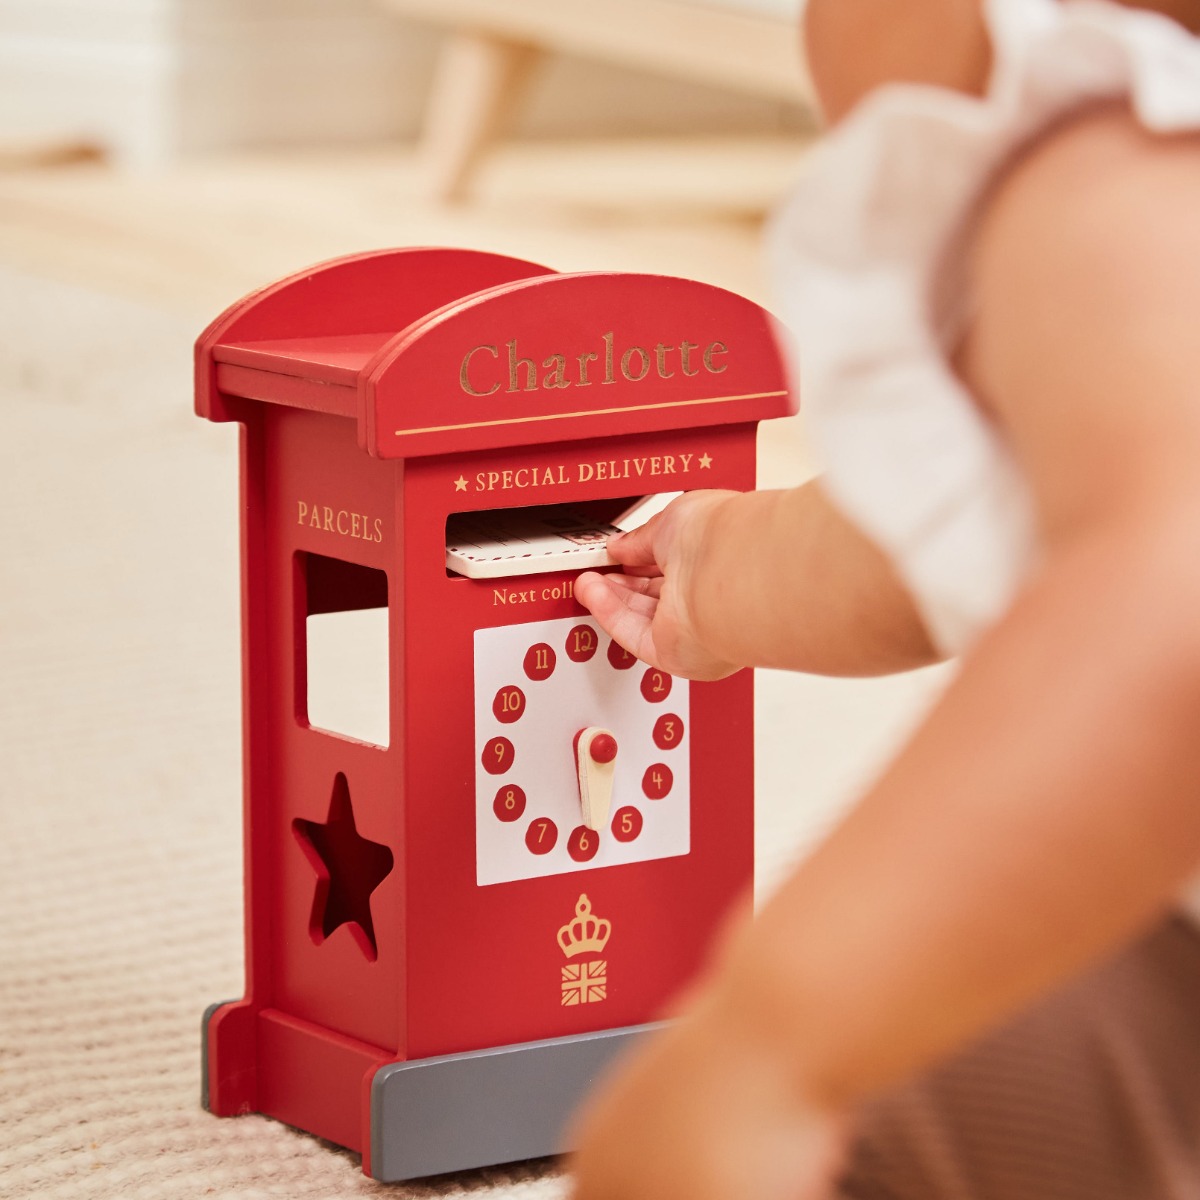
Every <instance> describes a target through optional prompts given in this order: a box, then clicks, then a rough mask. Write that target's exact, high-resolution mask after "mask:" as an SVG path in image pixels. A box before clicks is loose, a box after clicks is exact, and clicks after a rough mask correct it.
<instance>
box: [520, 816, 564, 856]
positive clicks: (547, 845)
mask: <svg viewBox="0 0 1200 1200" xmlns="http://www.w3.org/2000/svg"><path fill="white" fill-rule="evenodd" d="M557 841H558V826H557V825H555V823H554V822H553V821H552V820H550V818H549V817H538V819H537V820H536V821H530V822H529V828H528V829H527V830H525V845H526V846H528V847H529V849H530V850H532V851H533V853H534V854H549V853H550V851H551V850H553V849H554V843H555V842H557Z"/></svg>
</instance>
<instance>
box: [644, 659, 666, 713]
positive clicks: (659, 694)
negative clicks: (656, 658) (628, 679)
mask: <svg viewBox="0 0 1200 1200" xmlns="http://www.w3.org/2000/svg"><path fill="white" fill-rule="evenodd" d="M670 694H671V676H670V675H668V674H667V673H666V671H660V670H659V669H658V668H657V667H651V668H650V670H648V671H647V672H646V674H645V675H643V676H642V695H643V696H645V697H646V699H647V700H649V701H650V703H651V704H658V703H659V702H660V701H663V700H665V699H666V698H667V697H668V696H669V695H670Z"/></svg>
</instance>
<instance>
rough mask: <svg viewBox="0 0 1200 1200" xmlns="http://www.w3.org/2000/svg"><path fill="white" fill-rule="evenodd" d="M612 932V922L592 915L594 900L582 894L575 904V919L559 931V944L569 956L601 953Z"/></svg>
mask: <svg viewBox="0 0 1200 1200" xmlns="http://www.w3.org/2000/svg"><path fill="white" fill-rule="evenodd" d="M611 933H612V923H611V922H609V921H606V920H605V919H604V918H603V917H594V916H592V902H591V901H590V900H589V899H588V898H587V896H585V895H581V896H580V897H579V903H578V904H576V905H575V919H574V920H573V921H568V922H567V923H566V924H565V925H564V926H563V927H562V928H561V929H559V931H558V944H559V947H560V948H561V949H562V952H563V953H564V954H565V955H566V956H567V957H568V958H574V957H575V955H577V954H589V953H590V954H599V953H600V951H602V950H603V949H604V947H605V945H606V944H607V943H608V937H609V934H611ZM563 970H564V971H565V970H566V968H565V967H564V968H563Z"/></svg>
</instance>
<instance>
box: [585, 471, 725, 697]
mask: <svg viewBox="0 0 1200 1200" xmlns="http://www.w3.org/2000/svg"><path fill="white" fill-rule="evenodd" d="M737 494H738V493H736V492H717V491H705V492H688V493H686V494H685V495H683V496H680V497H679V498H678V499H677V500H675V501H673V502H672V503H671V504H670V505H668V506H667V507H666V508H665V509H664V510H663V511H662V512H661V513H659V514H658V515H657V516H655V517H652V518H651V519H650V520H649V521H647V522H646V524H645V525H643V526H641V528H639V529H635V530H633V531H632V532H630V533H625V534H617V535H614V536H613V537H611V538H610V539H609V541H608V553H609V555H610V557H612V558H613V559H615V560H616V561H617V562H619V563H620V564H621V565H622V566H623V567H624V568H625V570H624V571H623V572H621V573H616V572H613V573H607V574H603V575H600V574H597V573H596V572H594V571H585V572H584V573H583V574H582V575H580V576H579V578H578V579H577V580H576V581H575V598H576V599H577V600H578V601H579V602H580V604H582V605H583V606H584V607H585V608H587V609H589V610H590V611H591V613H592V615H593V616H594V617H595V618H596V620H597V621H599V622H600V624H601V626H602V627H603V628H604V630H605V631H606V632H607V633H608V634H610V635H611V636H612V638H613V640H614V641H616V642H617V643H618V644H619V645H621V646H624V647H625V649H626V650H628V651H629V652H630V653H631V654H636V655H637V656H638V658H640V659H641V660H642V661H643V662H647V663H649V664H650V665H651V666H653V667H661V668H662V669H663V670H664V671H669V672H670V673H671V674H672V675H679V676H682V677H684V678H685V679H720V678H722V677H723V676H725V675H731V674H732V673H733V672H734V671H736V670H737V669H738V666H737V664H735V663H730V662H724V661H722V660H721V659H720V658H718V657H717V656H715V655H714V654H712V653H711V652H710V651H709V650H708V648H707V647H706V646H705V645H704V644H703V643H702V641H701V639H700V637H699V634H698V631H697V629H696V625H695V617H694V599H695V590H694V589H695V573H696V566H697V562H698V559H699V557H700V553H701V549H702V547H703V544H704V541H705V537H706V535H707V532H708V529H709V526H710V523H711V521H712V518H713V516H714V514H715V513H716V512H718V511H719V510H720V508H721V507H722V506H723V505H724V504H725V503H726V502H727V501H728V500H729V499H730V498H732V497H733V496H736V495H737Z"/></svg>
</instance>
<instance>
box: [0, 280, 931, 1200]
mask: <svg viewBox="0 0 1200 1200" xmlns="http://www.w3.org/2000/svg"><path fill="white" fill-rule="evenodd" d="M196 332H197V328H196V322H194V321H192V320H191V319H187V318H184V317H181V316H178V315H172V314H164V313H161V312H158V311H155V310H153V309H150V308H147V307H143V306H140V305H138V304H135V303H132V302H129V301H123V300H117V299H113V298H110V297H106V296H102V295H99V294H95V293H92V292H88V291H83V290H80V289H76V288H72V287H68V286H66V285H62V284H55V283H50V282H47V281H45V280H41V279H37V278H34V277H32V276H23V275H19V274H16V273H13V272H9V271H3V270H0V520H2V522H3V538H2V540H0V545H2V546H3V557H2V558H0V583H2V585H3V586H2V587H0V681H2V686H0V731H2V732H0V737H2V739H3V742H2V744H3V750H4V757H3V764H4V771H3V774H2V776H0V914H3V920H2V922H0V1195H2V1196H4V1197H5V1198H6V1200H18V1198H23V1197H33V1196H37V1197H39V1198H41V1200H59V1198H64V1200H65V1198H67V1197H70V1198H71V1200H93V1198H101V1197H105V1198H106V1197H117V1196H120V1197H123V1198H124V1200H141V1198H145V1200H155V1198H158V1197H177V1196H178V1197H196V1196H206V1197H207V1196H212V1197H238V1198H242V1200H248V1198H250V1197H272V1196H288V1197H291V1198H293V1200H300V1198H303V1197H309V1196H314V1197H315V1196H322V1197H341V1196H353V1195H360V1194H366V1193H375V1192H384V1193H386V1194H389V1195H391V1196H403V1197H410V1196H411V1197H458V1196H476V1195H482V1194H495V1195H497V1196H503V1197H514V1198H516V1197H530V1198H533V1197H539V1198H540V1197H557V1196H561V1195H563V1194H564V1193H565V1187H566V1185H565V1182H564V1180H563V1178H562V1176H561V1173H560V1169H559V1167H558V1165H557V1164H556V1163H554V1162H552V1161H541V1162H535V1163H530V1164H517V1165H511V1166H506V1167H500V1168H495V1169H490V1170H485V1171H477V1172H469V1173H464V1174H462V1175H457V1176H453V1177H443V1178H440V1179H437V1180H433V1181H430V1182H428V1183H422V1184H412V1185H393V1186H390V1187H383V1186H381V1185H377V1184H375V1183H373V1182H372V1181H371V1180H368V1179H366V1178H365V1177H364V1176H363V1175H362V1174H361V1171H360V1165H359V1161H358V1158H357V1156H356V1155H353V1154H349V1153H347V1152H344V1151H341V1150H339V1149H337V1148H335V1147H331V1146H329V1145H328V1144H326V1143H323V1142H320V1141H318V1140H316V1139H314V1138H311V1137H308V1136H306V1135H302V1134H298V1133H296V1132H294V1131H292V1130H289V1129H287V1128H285V1127H284V1126H282V1125H280V1124H277V1123H275V1122H273V1121H269V1120H266V1119H264V1118H260V1117H255V1116H250V1117H242V1118H239V1119H236V1120H227V1121H222V1120H217V1119H215V1118H213V1117H211V1116H209V1115H208V1114H206V1113H205V1112H203V1111H202V1110H201V1108H200V1105H199V1088H200V1080H199V1066H200V1058H199V1046H200V1032H199V1027H200V1014H201V1013H202V1012H203V1010H204V1008H205V1007H206V1005H207V1004H208V1003H209V1002H211V1001H212V1000H214V999H224V998H228V997H232V996H238V995H240V994H241V992H242V967H241V895H240V890H241V858H240V836H241V834H240V826H239V822H240V788H241V785H240V765H239V755H240V747H239V737H240V724H239V723H240V716H239V704H240V691H239V682H238V671H239V656H238V645H237V636H238V598H237V538H236V497H237V479H236V438H235V437H234V436H233V435H232V433H231V431H229V430H227V429H223V428H218V427H215V426H211V425H208V424H206V423H204V422H200V421H197V420H196V419H195V418H194V417H193V416H192V414H191V401H190V359H191V341H192V339H193V337H194V336H195V334H196ZM937 682H938V680H937V677H936V675H934V676H930V675H928V674H925V675H918V676H911V677H904V678H901V679H898V680H892V681H887V682H886V683H880V684H862V683H833V682H829V681H820V680H807V679H800V678H796V677H789V676H782V675H773V674H770V673H766V674H763V675H762V676H760V683H759V727H758V745H759V768H758V770H759V775H758V787H759V795H760V835H759V845H760V856H759V857H760V879H761V882H762V888H763V890H766V889H769V887H770V886H771V882H772V880H775V879H777V878H778V877H779V874H780V873H781V872H782V871H784V870H785V869H786V868H787V865H788V863H789V862H791V861H794V859H795V858H796V857H797V856H798V855H800V854H802V853H803V851H804V848H805V847H806V846H808V845H810V844H811V843H812V841H813V840H814V838H816V837H817V836H819V834H820V832H821V830H823V829H824V828H825V827H826V826H827V825H828V823H829V821H830V820H831V819H832V817H833V815H834V814H835V813H836V812H837V811H839V810H840V809H841V807H842V806H843V805H844V803H845V802H846V799H847V797H849V796H850V795H852V794H853V792H854V790H855V789H856V788H857V787H858V786H860V784H861V782H862V780H863V779H864V778H865V777H866V776H867V775H868V774H869V773H870V772H871V771H873V770H874V769H875V766H876V764H877V763H878V762H879V761H880V759H881V757H882V756H883V755H885V754H886V753H887V752H888V749H889V747H890V746H891V745H892V744H893V743H894V742H895V740H896V738H897V737H899V736H900V734H901V733H902V731H903V730H904V728H905V727H906V726H907V725H908V724H909V723H910V722H911V720H912V718H913V714H914V713H915V712H916V711H917V710H918V709H919V708H920V706H921V705H922V704H923V703H924V702H925V701H926V699H927V697H928V696H929V695H930V694H931V693H932V692H933V690H934V689H935V688H936V686H937Z"/></svg>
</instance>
